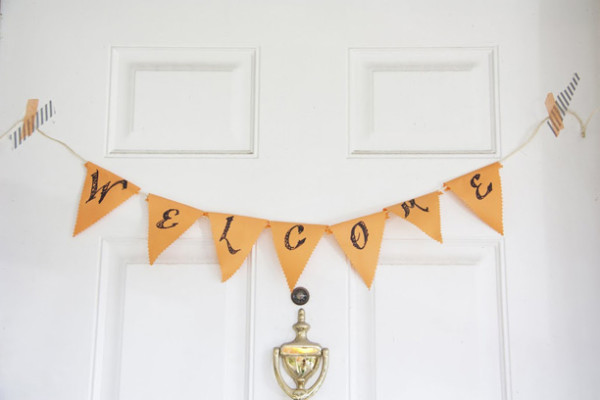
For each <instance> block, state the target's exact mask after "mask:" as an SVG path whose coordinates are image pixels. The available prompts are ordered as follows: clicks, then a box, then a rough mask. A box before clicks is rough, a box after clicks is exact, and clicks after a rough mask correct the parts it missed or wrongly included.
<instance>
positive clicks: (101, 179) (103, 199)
mask: <svg viewBox="0 0 600 400" xmlns="http://www.w3.org/2000/svg"><path fill="white" fill-rule="evenodd" d="M85 167H86V169H87V174H86V177H85V181H84V182H83V190H82V192H81V199H80V200H79V210H78V212H77V221H76V222H75V230H74V231H73V236H75V235H77V234H79V233H80V232H81V231H83V230H84V229H86V228H88V227H90V226H92V225H93V224H94V223H96V222H97V221H98V220H99V219H100V218H102V217H104V216H105V215H106V214H108V213H109V212H111V211H112V210H114V209H115V208H117V207H118V206H119V205H121V203H123V202H124V201H125V200H127V199H129V198H130V197H131V196H133V195H134V194H136V193H137V192H139V191H140V188H139V187H137V186H136V185H134V184H133V183H131V182H128V181H127V180H125V179H123V178H121V177H119V176H117V175H115V174H113V173H112V172H110V171H107V170H105V169H104V168H101V167H99V166H97V165H95V164H92V163H91V162H89V161H88V162H86V163H85Z"/></svg>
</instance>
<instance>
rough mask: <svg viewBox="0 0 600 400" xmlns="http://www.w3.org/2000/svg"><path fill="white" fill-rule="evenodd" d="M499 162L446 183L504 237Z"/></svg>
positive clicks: (500, 165) (447, 186)
mask: <svg viewBox="0 0 600 400" xmlns="http://www.w3.org/2000/svg"><path fill="white" fill-rule="evenodd" d="M500 168H502V164H500V163H499V162H497V163H494V164H491V165H488V166H487V167H483V168H481V169H478V170H477V171H473V172H470V173H468V174H465V175H463V176H461V177H458V178H456V179H453V180H451V181H450V182H446V183H445V184H444V185H445V186H446V188H448V189H449V190H451V191H453V192H454V193H455V194H456V195H457V196H458V197H459V198H460V199H461V200H462V201H464V202H465V204H466V205H467V206H469V208H470V209H471V210H472V211H473V212H474V213H475V214H477V216H478V217H479V218H481V220H482V221H484V222H485V223H486V224H488V225H489V226H491V227H492V228H494V229H495V230H496V231H497V232H498V233H500V234H501V235H504V226H503V223H502V182H501V180H500Z"/></svg>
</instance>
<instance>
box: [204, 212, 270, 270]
mask: <svg viewBox="0 0 600 400" xmlns="http://www.w3.org/2000/svg"><path fill="white" fill-rule="evenodd" d="M208 218H209V219H210V226H211V228H212V234H213V239H214V240H215V247H216V248H217V257H218V258H219V264H220V265H221V278H222V281H223V282H225V281H226V280H227V279H229V278H231V276H232V275H233V274H234V273H235V272H236V271H237V270H238V269H239V268H240V267H241V265H242V263H243V262H244V260H245V259H246V257H247V256H248V253H250V250H252V246H254V242H256V239H258V236H259V235H260V233H261V232H262V231H263V229H265V228H266V226H267V221H265V220H263V219H256V218H250V217H242V216H240V215H231V214H219V213H209V214H208Z"/></svg>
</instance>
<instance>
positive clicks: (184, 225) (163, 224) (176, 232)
mask: <svg viewBox="0 0 600 400" xmlns="http://www.w3.org/2000/svg"><path fill="white" fill-rule="evenodd" d="M146 201H147V202H148V257H149V259H150V265H152V264H154V261H156V258H157V257H158V256H159V255H160V253H162V252H163V251H164V250H165V249H166V248H167V247H169V246H170V245H171V243H173V242H174V241H175V240H177V238H179V236H181V235H182V234H183V232H185V231H187V230H188V229H189V228H190V227H191V226H192V224H193V223H194V222H196V221H197V220H198V219H199V218H200V217H202V215H203V214H204V213H203V212H202V211H200V210H198V209H196V208H194V207H190V206H186V205H185V204H181V203H177V202H175V201H173V200H169V199H165V198H164V197H160V196H156V195H154V194H149V195H148V197H147V198H146Z"/></svg>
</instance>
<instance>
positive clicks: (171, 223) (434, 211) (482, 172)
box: [0, 94, 600, 291]
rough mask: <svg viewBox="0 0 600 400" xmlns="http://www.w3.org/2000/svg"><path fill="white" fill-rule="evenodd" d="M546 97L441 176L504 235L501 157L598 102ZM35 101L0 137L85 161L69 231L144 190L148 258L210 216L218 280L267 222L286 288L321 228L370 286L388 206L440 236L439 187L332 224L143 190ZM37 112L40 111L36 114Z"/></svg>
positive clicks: (238, 260)
mask: <svg viewBox="0 0 600 400" xmlns="http://www.w3.org/2000/svg"><path fill="white" fill-rule="evenodd" d="M550 96H551V94H549V95H548V98H547V102H546V106H547V109H548V117H546V118H544V119H543V120H542V121H540V122H539V123H538V124H537V125H536V127H535V129H534V130H533V132H532V133H531V135H530V136H529V137H528V138H527V140H526V141H524V142H523V143H522V144H521V145H520V146H519V147H517V148H516V149H515V150H513V151H512V152H511V153H509V154H508V155H507V156H505V157H503V158H502V159H501V160H500V161H498V162H494V163H492V164H490V165H487V166H484V167H482V168H479V169H477V170H475V171H471V172H469V173H466V174H464V175H462V176H459V177H457V178H455V179H452V180H450V181H448V182H446V183H444V189H445V190H447V191H448V190H449V191H452V192H453V193H454V194H455V195H457V196H458V197H459V198H460V199H461V200H462V201H463V202H464V203H465V204H466V205H467V206H468V207H469V208H470V209H471V210H472V211H473V212H474V213H475V214H476V215H477V216H478V217H479V218H480V219H481V220H483V221H484V222H485V223H487V224H488V225H489V226H490V227H492V228H493V229H494V230H496V231H497V232H498V233H500V234H504V227H503V219H502V183H501V179H500V174H499V169H500V168H501V167H502V163H503V162H505V161H506V160H508V159H509V158H511V157H513V156H514V155H515V154H517V153H519V152H520V151H521V150H523V149H524V148H525V147H526V146H528V145H529V144H530V143H531V142H532V141H533V140H534V139H535V137H536V136H537V135H538V133H539V132H540V130H541V128H542V127H543V126H544V124H546V123H547V124H548V125H549V126H550V128H551V130H552V131H553V132H554V133H555V135H558V132H560V130H561V129H563V128H564V126H563V125H562V117H561V115H560V113H559V111H560V112H562V115H566V114H569V115H572V116H573V117H574V118H575V119H576V120H577V121H578V123H579V126H580V128H581V135H582V137H585V135H586V131H587V128H588V125H589V124H590V122H591V120H592V117H593V116H594V115H595V114H597V113H598V112H600V107H598V108H596V109H595V110H594V111H593V112H592V113H591V114H590V116H589V117H588V118H587V119H586V121H585V122H584V121H583V119H582V118H581V117H580V116H579V115H578V114H577V113H575V112H573V111H570V110H563V109H562V108H560V110H559V105H558V104H557V103H556V101H555V100H554V97H553V96H552V97H551V101H549V100H548V99H549V98H550ZM46 107H47V105H46ZM36 108H37V100H30V101H29V102H28V105H27V111H26V115H25V117H24V118H22V119H20V120H18V121H17V122H15V123H14V124H13V125H12V127H11V129H9V130H8V131H6V132H5V133H3V134H2V135H0V139H2V138H4V137H5V136H7V135H8V134H9V133H11V132H13V135H15V136H13V139H14V142H15V148H16V146H17V136H16V135H17V133H16V132H15V131H14V130H15V129H16V128H17V127H18V126H19V125H21V124H22V125H23V126H22V128H19V131H18V139H19V143H21V142H22V141H24V140H25V139H27V137H29V136H31V135H32V134H33V133H34V132H37V133H39V134H40V135H41V136H43V137H45V138H46V139H49V140H51V141H53V142H55V143H58V144H60V145H61V146H63V147H64V148H65V149H67V150H68V151H69V152H70V153H71V154H72V155H73V156H75V157H77V158H78V159H79V160H80V161H81V162H82V163H83V164H84V166H85V167H86V170H87V173H86V178H85V181H84V184H83V190H82V193H81V198H80V202H79V210H78V213H77V220H76V223H75V228H74V231H73V236H75V235H77V234H79V233H80V232H82V231H83V230H85V229H87V228H89V227H90V226H91V225H93V224H94V223H96V222H97V221H98V220H100V219H101V218H103V217H104V216H105V215H107V214H108V213H110V212H111V211H112V210H113V209H115V208H116V207H118V206H119V205H120V204H122V203H123V202H124V201H126V200H127V199H129V198H130V197H131V196H133V195H135V194H141V195H143V196H144V197H145V198H146V201H147V202H148V257H149V262H150V264H153V263H154V262H155V261H156V260H157V258H158V257H159V256H160V254H161V253H162V252H163V251H164V250H165V249H166V248H167V247H169V246H170V245H171V244H172V243H173V242H175V240H177V239H178V238H179V237H180V236H181V235H182V234H183V232H185V231H186V230H187V229H188V228H189V227H190V226H191V225H193V224H194V222H196V221H197V220H198V219H200V218H202V217H208V218H209V220H210V225H211V230H212V236H213V239H214V242H215V247H216V251H217V257H218V259H219V264H220V268H221V276H222V280H223V281H226V280H227V279H229V278H230V277H231V276H232V275H233V274H235V272H236V271H237V270H238V269H239V268H240V266H241V265H242V264H243V262H244V260H245V259H246V257H247V255H248V254H249V252H250V250H251V249H252V247H253V246H254V243H255V242H256V240H257V239H258V237H259V236H260V234H261V233H262V231H263V230H264V229H265V228H270V229H271V231H272V233H273V243H274V245H275V249H276V251H277V256H278V258H279V261H280V264H281V267H282V269H283V272H284V274H285V277H286V280H287V283H288V286H289V288H290V291H292V290H293V289H294V287H295V285H296V282H297V281H298V279H299V277H300V275H301V274H302V271H303V270H304V267H305V266H306V264H307V262H308V260H309V258H310V256H311V254H312V252H313V251H314V249H315V247H316V246H317V244H318V243H319V241H320V239H321V238H322V236H323V235H324V234H325V233H327V234H332V235H333V236H334V238H335V240H336V242H337V243H338V245H339V246H340V248H341V249H342V250H343V252H344V254H345V255H346V256H347V257H348V259H349V260H350V262H351V264H352V267H353V268H354V269H355V270H356V271H357V273H358V274H359V275H360V276H361V278H362V279H363V281H364V282H365V284H366V285H367V286H368V287H369V288H370V287H371V285H372V283H373V279H374V276H375V269H376V267H377V262H378V257H379V249H380V247H381V242H382V238H383V230H384V227H385V222H386V220H387V219H388V218H389V217H390V213H392V214H394V215H396V216H399V217H401V218H403V219H405V220H407V221H409V222H411V223H412V224H414V225H415V226H417V227H418V228H419V229H421V230H422V231H423V232H424V233H426V234H427V235H428V236H430V237H431V238H432V239H434V240H437V241H439V242H440V243H441V242H442V241H443V239H442V234H441V214H440V205H439V196H440V195H441V194H442V193H443V192H442V191H440V190H436V191H434V192H431V193H428V194H426V195H424V196H420V197H417V198H414V199H410V200H407V201H403V202H399V203H397V204H394V205H391V206H388V207H386V208H384V209H383V210H382V211H380V212H377V213H374V214H371V215H366V216H362V217H359V218H355V219H352V220H349V221H344V222H341V223H339V224H336V225H332V226H327V225H315V224H305V223H288V222H279V221H268V220H265V219H260V218H252V217H246V216H241V215H234V214H224V213H215V212H209V211H203V210H199V209H197V208H194V207H191V206H189V205H186V204H182V203H178V202H175V201H173V200H169V199H167V198H164V197H161V196H157V195H155V194H150V193H146V192H143V191H142V190H141V189H140V188H139V187H138V186H136V185H134V184H133V183H131V182H129V181H128V180H126V179H123V178H121V177H120V176H118V175H116V174H114V173H112V172H110V171H108V170H105V169H104V168H102V167H100V166H98V165H95V164H93V163H91V162H89V161H87V160H86V159H85V158H84V157H83V156H81V155H80V154H79V153H77V152H76V151H75V150H73V149H72V148H71V147H70V146H69V145H68V144H66V143H65V142H63V141H61V140H59V139H56V138H54V137H52V136H50V135H48V134H46V133H45V132H43V131H42V130H41V129H40V125H41V124H42V123H43V122H45V121H44V119H43V115H44V113H43V112H41V113H39V112H38V111H37V110H36ZM40 111H43V110H40ZM52 112H53V108H52V104H51V103H50V116H52ZM38 114H41V115H42V117H41V118H39V119H38V116H39V115H38ZM557 116H558V117H557ZM47 118H48V110H47V108H46V121H47Z"/></svg>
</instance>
